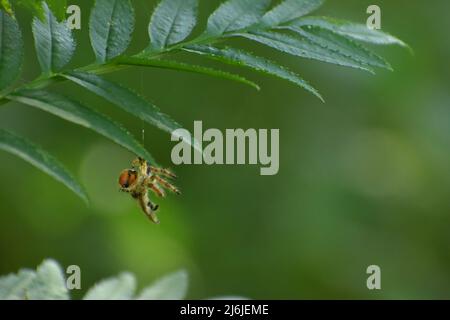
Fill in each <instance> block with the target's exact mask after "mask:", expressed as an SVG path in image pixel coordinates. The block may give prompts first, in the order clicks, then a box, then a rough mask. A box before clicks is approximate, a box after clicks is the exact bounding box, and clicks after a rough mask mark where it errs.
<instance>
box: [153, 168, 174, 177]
mask: <svg viewBox="0 0 450 320" xmlns="http://www.w3.org/2000/svg"><path fill="white" fill-rule="evenodd" d="M150 170H151V171H152V172H153V173H156V174H160V175H162V176H164V177H167V178H172V179H176V178H177V176H176V175H175V174H174V173H172V172H171V171H169V170H167V169H162V168H156V167H152V166H150Z"/></svg>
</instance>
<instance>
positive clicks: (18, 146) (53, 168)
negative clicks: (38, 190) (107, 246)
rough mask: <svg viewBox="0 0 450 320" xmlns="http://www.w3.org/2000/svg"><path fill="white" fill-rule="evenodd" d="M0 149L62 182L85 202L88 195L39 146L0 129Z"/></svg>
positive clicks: (56, 161)
mask: <svg viewBox="0 0 450 320" xmlns="http://www.w3.org/2000/svg"><path fill="white" fill-rule="evenodd" d="M0 150H3V151H6V152H9V153H11V154H14V155H16V156H18V157H19V158H22V159H23V160H25V161H27V162H29V163H30V164H32V165H33V166H35V167H36V168H38V169H40V170H42V171H43V172H45V173H46V174H48V175H50V176H51V177H53V178H54V179H56V180H57V181H59V182H61V183H63V184H64V185H65V186H66V187H67V188H69V189H70V190H72V191H73V192H74V193H75V194H76V195H78V196H79V197H80V198H81V199H83V200H84V201H85V202H86V203H87V202H88V197H87V195H86V193H85V191H84V189H83V187H81V185H80V184H79V183H78V182H77V181H76V180H75V179H74V178H73V176H72V175H71V174H70V173H69V172H68V171H67V170H66V169H65V168H64V166H63V165H62V164H60V162H59V161H58V160H56V159H55V158H54V157H53V156H51V155H50V154H48V153H47V152H46V151H45V150H43V149H42V148H41V147H39V146H37V145H35V144H33V143H31V142H29V141H28V140H26V139H24V138H22V137H19V136H17V135H15V134H13V133H10V132H8V131H6V130H3V129H0Z"/></svg>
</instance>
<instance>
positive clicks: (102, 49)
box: [89, 0, 134, 63]
mask: <svg viewBox="0 0 450 320" xmlns="http://www.w3.org/2000/svg"><path fill="white" fill-rule="evenodd" d="M133 30H134V9H133V6H132V4H131V1H130V0H96V1H95V5H94V7H93V9H92V12H91V17H90V21H89V34H90V38H91V44H92V47H93V49H94V52H95V56H96V57H97V62H99V63H104V62H106V61H108V60H111V59H113V58H115V57H117V56H119V55H121V54H122V53H123V52H124V51H125V50H126V49H127V48H128V45H129V44H130V41H131V35H132V33H133Z"/></svg>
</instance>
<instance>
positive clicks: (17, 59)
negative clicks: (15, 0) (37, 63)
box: [0, 10, 23, 90]
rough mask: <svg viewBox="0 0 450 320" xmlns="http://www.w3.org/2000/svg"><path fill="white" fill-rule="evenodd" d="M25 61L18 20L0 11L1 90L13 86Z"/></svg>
mask: <svg viewBox="0 0 450 320" xmlns="http://www.w3.org/2000/svg"><path fill="white" fill-rule="evenodd" d="M22 61H23V40H22V33H21V31H20V28H19V24H18V23H17V20H16V19H15V18H14V17H12V16H10V15H9V14H7V13H5V12H4V11H3V10H0V90H2V89H4V88H6V87H7V86H9V85H11V83H12V82H13V81H14V80H15V79H16V78H17V76H18V75H19V73H20V69H21V66H22Z"/></svg>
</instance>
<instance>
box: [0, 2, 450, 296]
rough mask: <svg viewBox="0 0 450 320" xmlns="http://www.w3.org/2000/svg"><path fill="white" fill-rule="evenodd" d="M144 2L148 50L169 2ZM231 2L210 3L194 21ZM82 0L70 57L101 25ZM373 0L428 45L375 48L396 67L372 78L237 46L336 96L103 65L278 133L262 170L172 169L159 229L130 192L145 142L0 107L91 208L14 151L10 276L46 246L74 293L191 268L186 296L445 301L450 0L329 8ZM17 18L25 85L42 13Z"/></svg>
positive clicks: (87, 57) (6, 121)
mask: <svg viewBox="0 0 450 320" xmlns="http://www.w3.org/2000/svg"><path fill="white" fill-rule="evenodd" d="M70 2H71V1H69V3H70ZM133 2H134V3H135V7H136V14H137V20H138V22H137V26H136V29H137V31H136V33H135V35H134V39H133V43H132V46H131V48H130V50H129V52H137V51H139V50H141V49H142V48H144V47H145V46H147V43H148V36H147V24H148V21H149V17H150V14H151V12H152V9H153V8H154V6H155V3H156V2H155V1H144V0H134V1H133ZM72 3H75V1H72ZM218 3H219V1H216V0H214V1H212V0H207V1H201V7H200V10H201V14H202V20H201V21H202V23H200V26H199V28H201V27H203V26H204V22H205V18H206V16H207V15H208V13H210V12H211V11H212V10H213V9H214V8H215V7H216V6H217V5H218ZM77 4H79V5H80V6H81V8H82V19H83V20H82V30H81V31H77V32H76V36H77V40H78V50H77V55H76V58H75V59H74V61H73V62H72V66H73V67H75V66H82V65H86V64H88V63H90V62H92V61H93V60H94V55H93V53H92V49H91V47H90V44H89V39H88V14H89V10H90V7H91V4H92V1H87V0H86V1H77ZM371 4H378V5H380V7H381V9H382V24H383V29H384V30H386V31H388V32H391V33H393V34H395V35H397V36H398V37H400V38H401V39H402V40H404V41H406V42H407V43H408V44H410V45H411V46H412V47H413V49H414V51H415V54H414V55H410V54H409V53H408V52H407V50H403V49H401V48H398V47H388V48H386V47H379V48H375V49H376V51H377V52H378V53H380V54H381V55H383V56H384V57H386V58H387V59H388V60H389V61H390V62H391V63H392V65H393V67H394V69H395V72H387V71H386V72H385V71H379V72H378V74H377V75H376V76H372V75H370V74H367V73H363V72H359V71H355V70H350V69H344V68H341V67H336V66H332V65H327V64H323V63H319V62H314V61H308V60H304V59H299V58H295V57H290V56H287V55H283V54H280V53H278V52H276V51H274V50H271V49H266V48H262V47H260V46H258V45H253V44H249V43H248V42H242V41H239V42H237V43H238V44H240V45H242V46H243V47H245V48H248V49H250V50H252V51H254V52H255V53H258V54H260V55H265V56H267V57H270V58H271V59H274V60H277V61H280V62H282V63H283V64H285V65H288V66H290V67H291V68H292V69H294V70H296V71H298V72H299V73H300V74H301V75H302V76H303V77H305V78H306V79H308V80H310V81H311V82H312V83H313V84H314V85H315V86H316V87H317V88H318V89H319V90H320V91H321V93H322V94H323V95H324V97H325V99H326V103H325V104H322V103H321V102H320V101H319V100H318V99H316V98H314V97H313V96H312V95H310V94H308V93H306V92H305V91H303V90H301V89H299V88H297V87H295V86H292V85H290V84H289V83H286V82H283V81H279V80H277V79H272V78H269V77H265V76H262V75H259V74H255V73H251V72H250V73H246V72H244V75H246V76H248V77H249V78H250V79H252V80H256V81H257V82H259V83H260V84H261V86H262V91H261V92H256V91H254V90H252V89H250V88H248V87H245V86H240V85H239V84H235V83H230V82H226V81H224V80H220V79H210V78H206V77H203V76H201V75H193V74H185V73H178V72H173V71H164V70H156V69H138V68H135V69H128V70H126V71H121V72H118V73H115V74H111V75H108V78H109V79H113V80H117V81H119V82H121V83H123V84H125V85H127V86H129V87H133V88H135V89H136V90H137V91H140V92H142V93H143V94H145V95H146V96H147V97H148V98H149V99H150V101H153V102H154V103H155V104H157V105H158V106H159V107H160V108H161V109H163V111H165V112H166V113H168V114H170V115H171V116H172V117H173V118H175V119H177V120H178V121H179V122H180V123H182V124H183V125H184V126H186V127H187V128H188V129H192V126H193V121H194V120H202V121H203V125H204V127H205V128H220V129H226V128H279V129H280V135H281V137H280V148H281V151H280V172H279V174H278V175H276V176H266V177H263V176H260V175H259V167H258V166H206V165H203V166H194V165H192V166H179V167H175V168H173V169H174V170H175V171H176V173H177V174H178V176H179V177H180V178H179V181H178V182H177V183H178V185H179V186H180V188H181V189H182V191H183V196H181V197H169V198H168V199H166V200H159V203H160V205H161V211H160V213H159V216H160V218H161V221H162V224H161V225H160V226H156V225H153V224H151V223H150V222H149V221H148V220H147V219H146V218H145V217H144V216H143V214H142V213H141V212H140V210H139V208H138V206H137V205H136V203H135V202H134V201H132V199H130V198H129V196H127V195H125V194H121V193H119V192H118V186H117V177H118V173H119V172H120V171H121V170H122V169H124V168H128V167H129V163H130V161H131V160H132V159H133V155H132V154H129V153H127V152H126V151H124V150H123V149H121V148H120V147H117V146H116V145H114V144H112V143H111V142H109V141H107V140H105V139H103V138H102V137H100V136H98V135H96V134H94V133H92V132H90V131H89V130H85V129H83V128H80V127H77V126H75V125H72V124H70V123H67V122H64V121H62V120H60V119H58V118H56V117H53V116H51V115H48V114H45V113H43V112H40V111H38V110H34V109H32V108H28V107H24V106H21V105H17V104H13V103H11V104H8V105H5V106H2V107H1V108H0V126H2V127H5V128H8V129H11V130H13V131H15V132H17V133H19V134H22V135H25V136H27V137H30V138H31V139H32V140H33V141H35V142H36V143H39V144H41V145H43V146H44V147H45V148H46V149H47V150H49V151H51V152H52V153H53V154H54V155H56V156H57V157H58V158H59V159H60V160H62V162H64V163H65V164H66V165H67V166H68V167H69V168H70V169H71V170H72V171H73V172H75V173H76V174H77V176H78V177H79V178H80V180H81V181H82V183H83V184H84V185H85V186H86V188H87V190H88V193H89V195H90V197H91V200H92V204H91V207H89V208H87V207H86V206H85V205H84V204H83V203H82V202H81V201H80V200H79V199H78V198H76V197H75V196H74V195H73V194H72V193H71V192H70V191H68V190H67V189H66V188H65V187H63V186H62V185H60V184H59V183H57V182H55V181H54V180H52V179H51V178H49V177H48V176H46V175H44V174H43V173H41V172H40V171H38V170H36V169H34V168H33V167H31V166H30V165H28V164H26V163H25V162H22V161H21V160H18V159H17V158H15V157H13V156H10V155H8V154H6V153H3V152H2V153H1V154H0V181H2V187H1V192H0V274H6V273H9V272H15V271H16V270H18V269H19V268H21V267H35V266H36V265H37V264H39V263H40V262H41V261H42V260H43V259H44V258H47V257H51V258H54V259H56V260H58V261H60V262H61V263H62V265H63V266H65V267H66V266H68V265H71V264H77V265H79V266H80V267H81V270H82V286H83V290H82V291H81V292H74V293H73V295H74V296H75V297H79V296H80V295H81V294H82V292H83V291H84V290H85V289H87V288H88V287H89V286H90V285H91V284H93V283H94V282H95V281H97V280H99V279H102V278H105V277H108V276H112V275H115V274H117V273H119V272H121V271H124V270H128V271H131V272H134V273H135V274H136V275H137V278H138V282H139V284H140V286H141V287H142V286H144V285H147V284H148V283H150V282H151V281H152V280H154V279H156V278H158V277H160V276H162V275H164V274H167V273H169V272H172V271H175V270H178V269H181V268H186V269H187V270H188V272H189V274H190V276H191V281H190V282H191V285H190V291H189V298H205V297H211V296H217V295H223V294H235V295H243V296H247V297H251V298H268V299H269V298H275V299H282V298H289V299H302V298H332V299H335V298H342V299H348V298H426V299H429V298H448V297H449V294H450V287H449V286H448V284H449V283H450V271H449V270H450V250H449V244H450V232H449V226H450V214H449V213H450V196H449V195H450V105H449V101H450V90H449V84H450V68H449V63H448V57H449V56H450V41H448V31H449V30H450V20H449V19H448V18H447V16H446V13H448V12H450V3H449V1H447V0H435V1H433V2H432V3H431V2H427V3H424V2H419V1H388V0H383V1H381V0H380V1H375V2H374V1H368V0H345V1H328V2H327V4H326V5H325V6H324V7H323V8H322V9H321V10H320V12H319V13H320V14H323V15H329V16H334V17H339V18H346V19H350V20H353V21H356V22H363V23H364V22H365V20H366V18H367V14H366V8H367V7H368V6H369V5H371ZM18 19H19V21H20V24H21V26H22V29H24V34H25V38H26V61H25V67H24V73H23V81H26V80H30V79H33V78H34V77H36V76H37V75H38V72H39V70H38V64H37V60H36V56H35V53H34V48H33V41H32V37H31V32H30V16H29V15H28V14H27V13H26V12H19V13H18ZM199 31H201V30H200V29H197V32H199ZM179 58H180V59H181V60H183V61H190V62H196V63H200V62H202V61H201V60H200V59H199V58H198V57H191V56H186V55H180V56H179ZM194 58H195V59H194ZM202 63H203V62H202ZM204 64H206V65H215V64H214V63H212V64H211V63H210V62H208V61H204ZM225 68H227V67H225ZM227 69H228V70H231V71H233V70H234V69H233V68H227ZM51 89H52V90H54V91H58V92H64V93H67V94H70V95H72V96H75V97H77V98H79V99H80V100H82V101H84V102H86V103H88V104H89V105H90V106H93V107H95V108H96V109H99V110H100V111H102V112H104V113H107V114H108V115H111V116H112V117H113V118H115V119H117V120H120V121H121V122H123V123H124V124H125V125H126V126H127V128H128V129H129V130H130V131H132V132H133V133H134V134H135V135H136V136H138V137H139V136H140V132H141V128H142V123H141V121H140V120H138V119H137V118H133V117H132V116H129V115H128V114H126V113H124V112H122V111H121V110H119V109H118V108H116V107H115V106H113V105H111V104H109V103H107V102H105V101H104V100H102V99H100V98H97V97H96V96H94V95H92V94H90V93H86V92H85V91H82V90H81V89H79V88H77V87H75V86H74V85H72V84H67V83H65V84H59V85H57V86H53V87H52V88H51ZM145 132H146V134H145V145H146V147H147V148H148V149H149V151H150V152H151V153H152V154H153V155H154V156H155V157H156V158H157V159H159V161H160V163H163V164H164V165H166V166H168V167H170V166H171V162H170V152H171V148H172V147H173V145H174V143H172V142H171V141H170V136H168V135H167V134H164V133H161V132H160V131H158V130H157V129H154V128H152V127H149V126H146V127H145ZM172 167H173V166H172ZM372 264H376V265H379V266H380V267H381V269H382V290H381V291H376V292H374V291H369V290H368V289H367V288H366V278H367V275H366V273H365V272H366V268H367V266H369V265H372Z"/></svg>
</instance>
